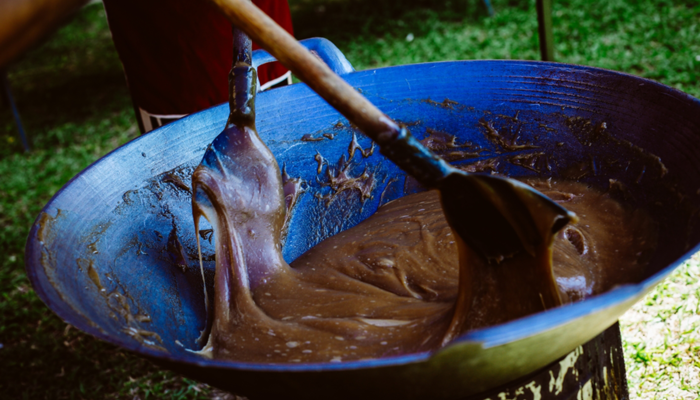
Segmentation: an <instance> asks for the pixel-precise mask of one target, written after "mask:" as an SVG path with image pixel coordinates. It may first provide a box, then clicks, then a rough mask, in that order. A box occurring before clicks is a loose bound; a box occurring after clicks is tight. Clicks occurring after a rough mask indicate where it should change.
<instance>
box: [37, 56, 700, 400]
mask: <svg viewBox="0 0 700 400" xmlns="http://www.w3.org/2000/svg"><path fill="white" fill-rule="evenodd" d="M345 78H346V79H347V80H348V82H350V83H351V84H352V85H353V86H354V87H356V88H357V89H358V90H360V91H362V93H364V94H365V96H367V97H368V98H369V99H370V100H371V101H372V102H373V103H374V104H376V105H377V106H378V107H379V108H380V109H381V110H383V111H384V112H386V113H387V114H388V115H389V116H391V117H392V118H394V119H395V120H398V121H401V122H402V123H404V124H406V125H407V126H408V127H409V129H410V130H411V131H412V133H413V134H414V135H415V136H416V137H418V138H419V139H423V138H426V137H428V136H430V135H444V134H446V135H448V136H449V135H455V142H454V143H455V144H456V145H457V146H458V147H455V148H452V150H450V154H448V155H449V159H450V160H451V162H453V163H455V164H460V165H467V164H470V165H473V166H474V167H475V168H476V167H479V168H483V169H485V170H489V169H492V170H495V171H497V172H499V173H504V174H509V175H511V176H532V175H540V176H544V177H548V176H564V177H568V178H572V179H579V180H581V181H583V182H586V183H589V184H590V185H592V186H595V187H598V188H600V189H602V190H609V191H610V192H611V195H612V196H615V197H618V198H621V199H623V200H625V201H626V202H627V203H630V204H632V205H634V206H637V207H639V208H643V209H645V210H647V211H648V212H649V214H651V215H652V216H653V217H654V218H655V219H656V220H657V221H658V223H659V245H658V249H657V251H656V252H655V253H654V254H653V257H652V258H651V261H650V264H649V267H648V269H647V271H646V272H645V277H646V278H645V280H644V281H642V282H638V283H635V284H630V285H624V286H621V287H618V288H616V289H615V290H612V291H610V292H608V293H605V294H603V295H600V296H596V297H593V298H590V299H588V300H586V301H583V302H581V303H576V304H572V305H568V306H564V307H561V308H558V309H554V310H551V311H549V312H546V313H542V314H537V315H533V316H531V317H528V318H524V319H522V320H517V321H513V322H510V323H507V324H504V325H500V326H494V327H490V328H486V329H481V330H478V331H473V332H470V333H468V334H466V335H464V336H462V337H461V338H460V339H459V340H457V341H456V342H455V343H453V344H451V345H450V346H448V347H446V348H444V349H442V350H440V351H439V352H437V353H436V354H432V355H431V354H413V355H406V356H402V357H393V358H386V359H376V360H366V361H358V362H350V363H335V364H300V365H267V364H247V363H236V362H226V361H211V360H206V359H203V358H200V357H199V356H197V355H196V354H192V353H190V352H188V351H187V350H186V349H193V348H198V345H197V343H196V339H197V337H198V336H199V334H200V330H202V329H204V328H205V327H204V324H205V316H204V300H203V289H202V283H201V278H200V276H199V270H198V261H197V252H196V245H195V235H196V234H198V233H196V232H194V228H193V223H192V218H191V214H190V201H191V197H190V191H189V185H190V182H189V179H190V175H191V173H192V171H193V169H194V167H195V166H196V165H197V164H198V163H199V162H200V160H201V157H202V155H203V153H204V150H205V148H206V147H207V145H208V144H209V143H210V142H211V141H212V140H213V139H214V137H215V136H216V135H217V134H218V133H219V132H221V130H222V127H223V126H224V123H225V121H226V117H227V115H228V108H227V106H226V105H221V106H218V107H214V108H211V109H209V110H206V111H203V112H201V113H198V114H194V115H192V116H189V117H187V118H184V119H182V120H180V121H177V122H174V123H172V124H169V125H167V126H165V127H163V128H160V129H158V130H155V131H153V132H151V133H149V134H148V135H145V136H142V137H140V138H137V139H135V140H133V141H132V142H130V143H128V144H126V145H124V146H123V147H121V148H119V149H117V150H115V151H113V152H112V153H110V154H109V155H107V156H105V157H104V158H102V159H101V160H99V161H98V162H96V163H95V164H93V165H92V166H90V167H89V168H88V169H86V170H85V171H83V172H82V173H80V174H79V175H78V176H76V177H75V178H73V179H72V180H71V181H70V182H69V183H68V184H67V185H66V186H65V187H64V188H63V189H62V190H61V191H60V192H59V193H57V194H56V195H55V196H54V198H53V199H52V200H51V201H50V202H49V203H48V204H47V205H46V207H45V208H44V210H43V211H42V213H41V215H40V216H39V217H38V219H37V221H36V223H35V225H34V226H33V228H32V230H31V233H30V235H29V238H28V242H27V248H26V262H27V270H28V274H29V276H30V279H31V281H32V284H33V285H34V287H35V289H36V291H37V293H38V294H39V296H40V297H41V298H42V299H43V300H44V302H45V303H46V304H47V305H48V306H49V307H50V308H51V309H52V310H53V311H55V312H56V313H57V314H58V315H59V316H61V317H62V318H63V319H65V320H66V321H68V322H69V323H71V324H73V325H74V326H76V327H78V328H80V329H81V330H83V331H85V332H88V333H90V334H93V335H95V336H97V337H99V338H101V339H103V340H106V341H108V342H111V343H114V344H116V345H119V346H122V347H124V348H126V349H129V350H131V351H134V352H136V353H138V354H141V355H144V356H147V357H149V358H151V359H153V360H155V361H157V362H159V363H160V364H162V365H164V366H166V367H168V368H173V369H176V370H178V371H181V372H183V373H185V374H188V375H190V376H192V377H195V378H197V379H200V380H203V381H206V382H209V383H211V384H214V385H216V386H219V387H223V388H226V389H228V390H231V391H233V392H235V393H238V394H241V395H246V396H249V397H250V398H251V399H252V400H255V399H276V398H293V397H294V395H295V394H297V395H298V394H299V393H303V396H304V398H310V399H311V398H318V399H323V398H328V397H329V393H333V398H348V399H350V398H365V399H370V398H377V399H390V398H400V399H417V398H434V399H452V398H460V397H465V396H469V395H473V394H475V393H479V392H483V391H485V390H487V389H489V388H493V387H496V386H498V385H501V384H503V383H505V382H509V381H511V380H513V379H515V378H517V377H522V376H525V375H527V374H529V373H532V372H533V371H536V370H538V369H539V368H542V367H543V366H545V365H548V364H549V363H551V362H552V361H554V360H557V359H558V358H560V357H562V356H564V355H565V354H567V353H569V352H571V351H572V350H573V349H575V348H576V347H577V346H579V345H581V344H582V343H585V342H587V341H588V340H590V339H591V338H593V337H595V336H596V335H598V334H599V333H600V332H602V331H603V330H605V329H606V328H607V327H609V326H611V325H612V324H614V323H615V321H616V320H617V318H618V316H619V315H621V314H622V313H623V312H624V311H625V310H626V309H627V308H628V307H630V306H631V305H632V304H634V302H635V301H636V300H638V299H639V298H640V297H641V296H643V295H644V294H645V293H647V292H648V291H649V290H650V289H651V288H652V287H653V286H654V285H656V284H657V283H658V282H659V281H660V280H662V279H663V278H664V277H665V276H666V275H668V274H669V273H670V272H671V270H672V269H673V268H675V267H676V266H677V265H679V264H680V263H681V262H682V261H683V260H685V259H686V258H687V257H689V256H690V255H691V254H692V253H693V252H695V251H697V250H698V249H700V247H699V246H698V243H699V242H700V227H699V226H698V224H697V222H698V204H700V193H699V190H698V189H699V188H700V158H698V157H697V154H699V153H700V102H699V101H698V100H697V99H694V98H692V97H690V96H688V95H686V94H684V93H681V92H679V91H677V90H675V89H672V88H669V87H666V86H663V85H660V84H658V83H655V82H653V81H649V80H645V79H641V78H637V77H634V76H630V75H625V74H620V73H616V72H611V71H605V70H600V69H595V68H588V67H580V66H573V65H565V64H552V63H543V62H523V61H470V62H445V63H432V64H418V65H407V66H400V67H391V68H383V69H376V70H367V71H361V72H354V73H350V74H348V75H345ZM257 114H258V118H257V128H258V132H259V133H260V136H261V137H262V139H263V140H265V141H266V143H268V145H269V147H270V149H271V150H272V152H273V154H274V155H275V156H276V157H277V159H278V161H279V164H280V165H281V166H283V167H284V171H285V173H286V174H287V175H288V176H289V179H298V180H299V181H300V182H301V187H302V188H303V189H304V192H303V193H302V194H301V195H300V197H299V198H298V201H297V205H296V207H295V208H294V209H293V212H292V216H291V223H290V227H289V232H288V235H287V239H286V243H285V245H284V255H285V257H286V259H287V261H292V260H294V259H295V258H296V257H298V256H299V255H300V254H302V253H303V252H304V251H306V250H307V249H309V248H310V247H312V246H313V245H315V244H316V243H318V242H319V241H321V240H323V239H325V238H327V237H329V236H331V235H333V234H335V233H337V232H340V231H341V230H343V229H346V228H348V227H351V226H353V225H355V224H357V223H358V222H359V221H361V220H363V219H364V218H366V217H368V216H369V215H371V214H372V213H373V212H374V211H375V210H376V209H377V207H378V206H379V205H380V204H383V203H386V202H388V201H390V200H392V199H395V198H397V197H400V196H403V195H405V194H408V193H412V192H415V191H419V190H421V188H420V187H419V186H418V185H417V184H416V183H415V181H412V180H411V179H410V178H407V177H406V176H405V175H404V174H403V173H402V172H401V171H400V170H399V169H398V168H396V167H395V166H394V165H393V164H391V163H389V162H388V161H386V160H385V159H384V158H383V157H382V156H381V155H380V154H378V152H375V151H372V144H371V143H370V141H369V139H366V138H364V137H363V136H362V135H361V134H359V133H357V132H356V131H355V130H354V129H353V128H352V127H351V126H349V124H348V123H347V121H345V120H344V119H343V118H342V117H341V116H340V115H339V114H338V113H336V112H335V111H334V110H333V109H332V108H331V107H330V106H329V105H328V104H327V103H325V102H324V101H322V100H320V99H319V98H318V97H317V96H316V95H315V94H314V93H312V92H311V91H310V90H309V89H308V88H307V87H306V86H304V85H301V84H298V85H292V86H289V87H284V88H280V89H275V90H272V91H269V92H263V93H260V94H259V95H258V99H257ZM494 131H495V132H497V133H498V135H497V136H498V137H500V139H499V138H498V137H496V136H494V134H493V132H494ZM513 143H517V144H530V145H529V146H525V147H518V146H514V145H513ZM341 173H342V174H345V175H346V177H347V178H349V179H355V178H356V180H355V181H354V182H356V183H357V185H354V186H352V185H351V187H350V188H349V189H347V187H345V186H344V188H346V190H341V188H339V187H337V186H334V185H333V182H334V180H335V179H336V178H337V177H338V176H339V174H341ZM368 189H371V190H369V193H370V194H369V195H363V193H368ZM206 228H207V227H202V231H201V232H199V234H201V235H202V236H203V237H205V238H206V237H207V235H208V232H207V231H206ZM203 243H204V248H203V254H204V257H205V265H204V266H205V275H206V276H207V282H208V286H209V289H210V290H209V292H210V293H211V283H212V276H213V270H214V262H213V251H214V250H213V246H212V245H211V244H210V243H209V242H208V240H204V241H203Z"/></svg>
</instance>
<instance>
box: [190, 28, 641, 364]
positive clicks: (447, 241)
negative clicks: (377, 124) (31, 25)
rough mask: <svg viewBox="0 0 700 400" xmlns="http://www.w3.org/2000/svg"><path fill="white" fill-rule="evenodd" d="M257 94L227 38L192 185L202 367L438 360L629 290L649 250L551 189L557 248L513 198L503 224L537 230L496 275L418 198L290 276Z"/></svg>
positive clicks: (243, 45)
mask: <svg viewBox="0 0 700 400" xmlns="http://www.w3.org/2000/svg"><path fill="white" fill-rule="evenodd" d="M255 81H256V78H255V70H254V68H252V66H251V53H250V41H249V40H248V39H247V38H246V37H245V35H243V34H241V33H240V32H238V31H237V29H236V28H234V64H233V68H232V69H231V74H230V81H229V84H230V86H229V89H230V102H229V103H230V109H231V114H230V115H229V120H228V121H227V124H226V128H225V130H224V132H222V134H221V135H219V136H218V137H217V138H216V139H215V140H214V142H213V143H212V144H211V146H210V147H209V148H208V149H207V151H206V153H205V155H204V159H203V160H202V163H201V164H200V166H199V167H198V168H197V170H196V171H195V173H194V174H193V176H192V193H193V196H192V212H193V217H194V220H195V229H196V231H199V228H198V225H199V219H200V217H202V216H204V217H205V218H207V220H209V222H210V223H211V224H212V226H213V229H214V234H215V238H216V273H215V278H214V279H215V282H214V291H215V293H214V304H213V305H212V307H211V308H210V309H211V311H212V315H213V322H212V326H211V331H210V333H209V338H208V342H207V345H206V346H205V348H204V349H203V350H202V351H201V353H202V354H203V355H206V356H213V357H215V358H221V359H230V360H236V361H250V362H269V363H289V362H342V361H350V360H358V359H366V358H378V357H384V356H391V355H399V354H406V353H414V352H422V351H430V350H435V349H437V348H439V347H441V346H443V345H445V344H447V343H449V342H450V341H451V340H452V339H454V338H455V337H456V336H457V335H459V334H461V333H463V332H465V331H468V330H470V329H474V328H479V327H484V326H488V325H493V324H498V323H503V322H506V321H509V320H513V319H516V318H521V317H524V316H527V315H530V314H533V313H536V312H541V311H546V310H548V309H551V308H553V307H557V306H559V305H561V304H563V303H565V302H569V301H576V300H580V299H583V298H585V297H586V296H590V295H593V294H597V293H600V292H603V291H605V290H607V289H609V288H611V287H612V286H614V285H617V284H622V283H626V282H633V281H636V280H637V274H638V273H639V272H640V270H641V268H642V265H641V264H640V262H639V260H640V255H642V253H643V251H642V250H643V249H645V248H649V247H652V246H653V243H650V241H651V239H650V238H651V237H652V234H651V232H652V229H651V224H650V223H649V222H648V220H647V218H645V217H644V216H643V215H641V214H640V213H634V212H628V211H625V210H624V209H623V208H622V206H620V205H619V204H618V203H616V202H615V201H613V200H611V199H610V198H608V196H606V195H605V194H602V193H598V192H595V191H592V190H590V189H588V188H586V187H585V186H584V185H582V184H577V183H569V182H553V181H551V180H548V181H537V182H532V183H531V184H533V185H535V186H537V188H538V189H540V190H541V191H543V192H544V193H545V194H546V195H548V196H550V197H551V198H553V199H554V200H557V201H560V202H564V203H566V204H565V207H566V208H568V209H569V210H571V211H573V212H575V213H576V214H578V215H579V217H580V221H579V222H578V223H577V224H576V225H574V226H569V227H566V228H565V229H564V230H563V231H561V232H560V233H559V234H558V235H557V236H556V237H554V233H552V230H553V229H554V226H555V221H556V220H557V219H558V218H559V217H560V215H559V214H556V213H554V211H552V210H549V208H547V207H544V208H543V207H542V202H538V201H533V198H534V197H533V196H532V195H531V193H529V192H528V191H526V190H522V188H521V189H515V191H514V192H513V195H515V196H517V197H518V198H519V199H520V200H519V203H518V204H521V205H522V206H523V207H522V208H518V210H520V211H518V212H517V213H515V214H513V215H511V217H512V218H515V219H522V218H525V219H528V221H531V222H532V223H533V224H532V226H533V227H534V230H535V231H530V232H528V233H527V234H528V235H531V236H532V237H536V238H538V239H537V240H535V241H532V242H529V244H528V246H525V248H526V250H525V251H521V252H520V253H518V254H516V255H514V256H512V257H507V258H505V259H504V260H502V261H500V262H499V263H495V264H489V263H488V262H487V261H486V259H485V258H483V257H481V256H480V255H477V254H476V253H474V252H472V251H471V249H470V248H469V247H468V246H466V245H465V244H464V243H463V242H462V241H461V239H460V238H459V237H457V236H456V235H455V234H453V233H452V230H451V229H450V227H449V226H448V225H447V222H446V221H445V218H444V215H443V213H442V209H441V205H440V199H439V198H438V194H437V192H424V193H420V194H416V195H412V196H407V197H404V198H401V199H398V200H395V201H393V202H391V203H389V204H387V205H385V206H384V207H382V208H380V209H379V210H378V211H377V213H376V214H375V215H374V216H372V217H371V218H369V219H368V220H366V221H364V222H363V223H361V224H359V225H358V226H356V227H354V228H352V229H349V230H347V231H345V232H342V233H341V234H339V235H337V236H335V237H332V238H330V239H328V240H326V241H324V242H323V243H321V244H319V245H318V246H316V247H314V248H313V249H311V250H310V251H308V252H307V253H306V254H304V255H302V256H301V257H299V258H298V259H297V260H296V261H295V262H294V263H293V265H291V266H290V265H288V264H287V263H286V262H285V261H284V259H283V258H282V252H281V245H280V243H281V238H282V237H283V234H284V225H285V215H286V206H285V205H286V204H285V203H286V201H285V194H284V188H285V187H287V186H290V187H291V186H294V185H286V186H285V185H284V180H283V179H282V176H281V174H280V170H279V167H278V165H277V162H276V161H275V158H274V157H273V155H272V153H271V152H270V150H269V149H268V148H267V147H266V146H265V144H264V143H263V142H262V141H261V140H260V137H259V136H258V135H257V133H256V131H255V112H254V97H255V83H254V82H255ZM302 140H303V138H302ZM354 143H355V141H353V144H354ZM353 144H351V150H350V155H351V156H352V154H354V150H353V149H354V146H353ZM289 182H291V181H289V180H288V182H287V183H289ZM370 187H371V185H370ZM293 199H294V197H291V198H289V200H290V201H289V202H288V203H289V204H291V205H293V203H294V200H293ZM499 200H500V199H498V198H496V199H493V201H494V202H498V201H499ZM197 239H198V240H199V237H198V238H197ZM504 255H505V254H504ZM501 258H503V257H500V256H499V257H498V259H501ZM553 260H554V264H553ZM553 265H554V266H553Z"/></svg>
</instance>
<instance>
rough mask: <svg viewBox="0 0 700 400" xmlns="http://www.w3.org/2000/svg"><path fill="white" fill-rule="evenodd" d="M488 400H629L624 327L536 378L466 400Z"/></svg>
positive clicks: (607, 332)
mask: <svg viewBox="0 0 700 400" xmlns="http://www.w3.org/2000/svg"><path fill="white" fill-rule="evenodd" d="M487 399H491V400H494V399H517V400H530V399H532V400H535V399H541V400H570V399H571V400H573V399H586V400H613V399H614V400H627V399H629V392H628V390H627V376H626V374H625V359H624V355H623V353H622V338H621V336H620V325H619V324H617V323H616V324H615V325H613V326H611V327H610V328H608V329H607V330H605V332H603V333H601V334H600V335H598V336H597V337H595V338H594V339H593V340H591V341H589V342H588V343H586V344H584V345H582V346H579V347H578V348H577V349H575V350H574V351H572V352H571V353H569V354H567V355H566V356H564V357H563V358H562V359H560V360H559V361H555V362H553V363H552V364H550V365H548V366H547V367H545V368H543V369H541V370H539V371H537V372H535V373H533V374H530V375H528V376H525V377H523V378H520V379H518V380H516V381H513V382H511V383H509V384H506V385H504V386H502V387H500V388H496V389H494V390H491V391H489V392H487V393H482V394H479V395H477V396H472V397H469V398H468V399H464V400H487Z"/></svg>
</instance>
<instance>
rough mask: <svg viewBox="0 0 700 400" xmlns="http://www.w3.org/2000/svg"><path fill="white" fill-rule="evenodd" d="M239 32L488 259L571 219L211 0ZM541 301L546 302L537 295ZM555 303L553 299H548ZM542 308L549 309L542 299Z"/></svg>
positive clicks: (231, 7) (240, 11) (532, 248)
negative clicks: (417, 188)
mask: <svg viewBox="0 0 700 400" xmlns="http://www.w3.org/2000/svg"><path fill="white" fill-rule="evenodd" d="M212 1H213V2H214V3H215V4H216V5H217V6H218V7H219V8H220V9H221V10H222V11H223V12H224V14H225V15H226V16H227V17H228V18H229V20H230V21H231V22H232V23H233V24H234V25H235V26H236V27H237V28H239V29H240V30H241V31H243V32H245V33H247V34H248V35H249V36H250V37H251V38H252V39H253V40H255V41H256V42H257V43H258V44H260V46H261V47H263V48H264V49H266V50H267V51H268V52H269V53H270V54H272V55H273V56H274V57H276V58H277V60H278V61H280V62H281V63H282V64H283V65H285V66H286V67H287V68H289V69H290V70H291V71H292V73H294V74H295V75H296V76H297V77H299V79H301V80H302V81H303V82H304V83H306V84H307V85H308V86H309V87H310V88H311V89H313V90H314V91H315V92H316V93H318V94H319V95H320V96H321V97H322V98H323V99H325V100H326V101H327V102H328V103H330V105H331V106H333V107H334V108H335V109H336V110H338V111H339V112H340V113H341V114H343V115H344V116H345V117H346V118H347V119H348V120H349V121H350V122H352V123H353V124H355V125H356V126H357V127H358V128H359V129H360V130H361V131H362V132H364V133H365V134H366V135H367V136H369V137H370V138H372V139H373V140H374V141H375V142H376V143H377V144H378V145H379V147H380V149H381V153H382V154H384V155H385V156H386V157H387V158H389V159H390V160H391V161H393V162H394V163H396V164H397V165H398V166H399V167H400V168H401V169H403V170H404V171H406V172H408V173H409V174H410V175H411V176H413V177H414V178H416V179H417V180H418V181H419V182H420V183H421V184H422V185H424V186H425V187H427V188H431V189H438V190H439V191H440V195H441V200H442V206H443V211H444V213H445V217H446V218H447V221H448V223H449V224H450V226H451V227H452V229H453V230H454V231H455V232H456V233H457V235H458V236H459V237H460V239H461V240H462V241H463V242H464V244H466V245H467V246H468V247H469V248H471V249H472V250H473V251H474V252H475V253H476V254H478V255H480V256H482V257H484V258H485V259H486V260H488V261H489V262H496V263H499V262H501V261H502V260H504V259H506V258H510V257H513V256H516V255H518V254H519V253H522V252H526V253H529V254H530V255H531V256H532V257H534V256H535V253H536V251H537V249H538V248H541V246H543V245H549V243H543V242H544V241H547V240H548V239H547V238H551V237H552V233H553V232H557V231H559V230H560V229H562V228H563V227H564V226H565V225H566V224H567V223H568V222H570V221H573V220H576V216H575V214H573V213H571V212H569V211H567V210H566V209H565V208H563V207H561V206H560V205H558V204H556V203H555V202H553V201H552V200H551V199H549V198H548V197H546V196H544V195H543V194H541V193H540V192H538V191H537V190H535V189H533V188H532V187H530V186H527V185H525V184H522V183H520V182H518V181H515V180H512V179H508V178H501V177H496V176H492V175H484V174H470V173H466V172H464V171H461V170H459V169H457V168H454V167H452V166H450V165H449V164H448V163H447V162H445V161H444V160H443V159H442V158H440V157H438V156H437V155H435V154H433V153H432V152H430V151H429V150H428V149H426V148H425V147H424V146H422V145H421V144H420V143H419V142H418V140H416V139H415V138H413V136H411V134H410V133H409V132H408V130H407V129H405V128H400V127H399V126H398V124H396V123H395V122H394V121H392V120H391V118H389V117H388V116H387V115H385V114H384V113H382V112H381V111H380V110H379V109H377V108H376V107H375V106H374V105H373V104H372V103H370V102H369V101H368V100H367V99H366V98H365V97H364V96H362V95H361V94H360V93H359V92H358V91H357V90H355V89H354V88H352V87H351V86H350V85H349V84H347V83H346V82H345V81H344V80H343V79H341V78H340V77H339V76H337V75H336V74H335V73H333V72H332V71H331V70H330V68H328V67H327V66H326V65H325V64H324V63H323V62H322V61H320V60H319V59H318V58H317V57H315V56H313V55H312V54H311V53H310V52H309V51H308V50H306V49H305V48H304V47H303V46H302V45H301V44H299V42H297V41H296V39H294V37H292V36H291V35H289V34H288V33H287V32H286V31H285V30H284V29H282V28H281V27H280V26H279V25H277V24H276V23H275V22H274V21H273V20H272V19H271V18H269V17H268V16H267V15H266V14H265V13H264V12H262V11H261V10H260V9H259V8H257V7H256V6H255V5H253V4H252V3H251V2H250V1H248V0H212ZM543 302H544V303H548V301H546V299H545V300H543ZM552 305H554V304H552ZM545 308H549V307H548V306H547V305H545Z"/></svg>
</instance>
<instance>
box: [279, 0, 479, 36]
mask: <svg viewBox="0 0 700 400" xmlns="http://www.w3.org/2000/svg"><path fill="white" fill-rule="evenodd" d="M290 3H291V4H290V7H291V8H292V13H293V15H294V30H295V35H296V37H297V38H300V39H303V38H308V37H314V36H320V37H325V38H328V39H330V40H331V41H334V42H345V41H352V40H353V39H355V38H358V37H365V36H373V37H383V36H386V35H393V34H404V35H405V33H404V32H412V33H414V34H423V33H426V32H429V31H430V30H431V29H433V27H432V26H430V25H429V24H426V23H424V21H425V19H426V18H424V17H426V16H429V15H431V16H439V17H440V19H442V20H453V21H463V20H471V21H475V20H477V19H478V18H481V17H484V16H486V15H487V12H486V8H485V6H484V3H483V1H482V0H448V1H444V2H436V1H430V0H409V1H401V0H382V1H376V0H335V1H320V0H298V1H294V0H292V1H290Z"/></svg>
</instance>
